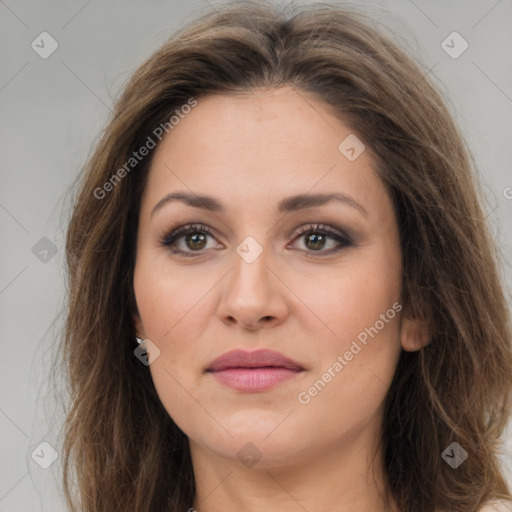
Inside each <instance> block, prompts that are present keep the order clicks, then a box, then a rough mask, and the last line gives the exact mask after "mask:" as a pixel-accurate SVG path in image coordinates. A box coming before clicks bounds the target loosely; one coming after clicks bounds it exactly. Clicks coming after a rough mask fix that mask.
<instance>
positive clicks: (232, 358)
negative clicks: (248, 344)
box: [206, 349, 304, 372]
mask: <svg viewBox="0 0 512 512" xmlns="http://www.w3.org/2000/svg"><path fill="white" fill-rule="evenodd" d="M269 366H274V367H276V368H289V369H293V370H304V368H303V367H302V366H301V365H300V364H299V363H297V362H295V361H293V360H292V359H290V358H289V357H286V356H284V355H283V354H281V353H279V352H276V351H275V350H268V349H260V350H254V351H252V352H247V351H245V350H231V351H230V352H226V353H225V354H222V355H221V356H219V357H217V358H216V359H214V360H213V361H212V362H211V363H210V365H209V366H208V367H207V368H206V371H207V372H218V371H222V370H226V369H228V368H263V367H269Z"/></svg>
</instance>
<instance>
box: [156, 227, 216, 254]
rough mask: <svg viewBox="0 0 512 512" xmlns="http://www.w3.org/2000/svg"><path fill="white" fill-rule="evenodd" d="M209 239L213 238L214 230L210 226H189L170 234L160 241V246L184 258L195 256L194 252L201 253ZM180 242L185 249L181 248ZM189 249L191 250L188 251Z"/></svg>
mask: <svg viewBox="0 0 512 512" xmlns="http://www.w3.org/2000/svg"><path fill="white" fill-rule="evenodd" d="M208 237H212V238H213V234H212V230H211V229H210V228H209V227H208V226H204V225H203V224H187V225H186V226H181V227H179V228H177V229H175V230H174V231H172V232H171V233H169V234H168V235H167V236H165V237H164V238H163V239H162V240H161V241H160V244H161V245H162V246H164V247H167V248H168V249H169V250H170V251H171V252H173V253H176V254H180V255H182V256H195V255H194V254H193V253H194V252H201V251H202V249H204V248H205V247H206V245H207V239H208ZM178 242H182V243H184V244H185V249H184V248H183V246H182V247H179V246H180V244H179V243H178ZM176 247H178V248H176ZM187 248H188V249H191V250H187Z"/></svg>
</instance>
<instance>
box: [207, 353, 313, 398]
mask: <svg viewBox="0 0 512 512" xmlns="http://www.w3.org/2000/svg"><path fill="white" fill-rule="evenodd" d="M205 371H206V373H210V374H212V375H213V377H214V378H215V379H216V380H217V381H219V382H220V383H221V384H223V385H225V386H227V387H230V388H233V389H236V390H238V391H245V392H257V391H265V390H267V389H270V388H272V387H274V386H276V385H277V384H279V383H281V382H284V381H286V380H290V379H293V378H294V377H296V376H297V375H298V374H300V373H302V372H304V371H305V368H304V367H302V366H301V365H300V364H299V363H297V362H295V361H293V360H292V359H290V358H288V357H286V356H284V355H283V354H280V353H279V352H275V351H273V350H265V349H262V350H256V351H253V352H246V351H243V350H232V351H231V352H227V353H225V354H223V355H222V356H220V357H218V358H217V359H215V360H214V361H213V362H212V363H211V364H210V365H209V366H208V367H207V368H206V370H205Z"/></svg>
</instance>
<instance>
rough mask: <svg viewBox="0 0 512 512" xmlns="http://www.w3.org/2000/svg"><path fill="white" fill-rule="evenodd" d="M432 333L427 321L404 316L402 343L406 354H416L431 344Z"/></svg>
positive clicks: (401, 331)
mask: <svg viewBox="0 0 512 512" xmlns="http://www.w3.org/2000/svg"><path fill="white" fill-rule="evenodd" d="M430 341H431V339H430V333H429V328H428V325H427V323H426V322H425V321H423V320H419V319H415V318H411V317H409V316H402V318H401V322H400V343H401V345H402V348H403V349H404V350H405V351H406V352H415V351H417V350H420V349H422V348H423V347H425V346H426V345H428V344H429V343H430Z"/></svg>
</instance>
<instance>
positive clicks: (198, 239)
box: [187, 233, 205, 249]
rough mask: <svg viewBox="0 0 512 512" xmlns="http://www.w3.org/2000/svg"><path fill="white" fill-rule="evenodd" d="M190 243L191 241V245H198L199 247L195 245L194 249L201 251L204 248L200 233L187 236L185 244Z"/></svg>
mask: <svg viewBox="0 0 512 512" xmlns="http://www.w3.org/2000/svg"><path fill="white" fill-rule="evenodd" d="M190 241H192V244H193V245H195V244H197V243H199V244H200V245H196V247H195V248H196V249H202V248H203V247H204V241H205V236H204V234H202V233H195V234H193V235H188V236H187V242H190ZM192 248H193V247H192Z"/></svg>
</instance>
